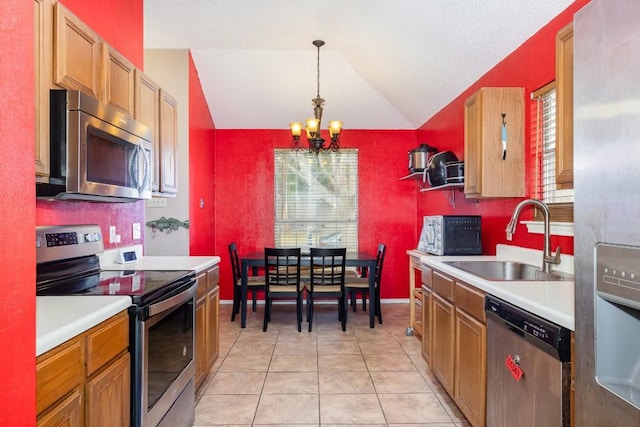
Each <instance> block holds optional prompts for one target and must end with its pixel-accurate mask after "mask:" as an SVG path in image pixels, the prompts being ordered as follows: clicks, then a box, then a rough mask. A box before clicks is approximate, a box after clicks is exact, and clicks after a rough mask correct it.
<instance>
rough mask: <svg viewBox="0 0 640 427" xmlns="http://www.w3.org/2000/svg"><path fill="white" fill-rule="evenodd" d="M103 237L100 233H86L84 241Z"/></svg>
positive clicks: (93, 240)
mask: <svg viewBox="0 0 640 427" xmlns="http://www.w3.org/2000/svg"><path fill="white" fill-rule="evenodd" d="M100 238H101V236H100V233H86V234H84V235H83V237H82V241H83V242H97V241H99V240H100Z"/></svg>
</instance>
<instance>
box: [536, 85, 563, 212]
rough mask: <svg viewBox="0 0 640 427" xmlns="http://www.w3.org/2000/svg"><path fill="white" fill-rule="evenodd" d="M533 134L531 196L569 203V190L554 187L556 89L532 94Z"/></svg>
mask: <svg viewBox="0 0 640 427" xmlns="http://www.w3.org/2000/svg"><path fill="white" fill-rule="evenodd" d="M534 101H535V111H536V113H535V120H534V121H533V124H534V126H533V128H534V129H533V135H534V141H535V142H536V143H535V150H536V157H535V158H536V160H537V162H536V163H537V164H536V168H535V177H534V183H535V185H534V196H535V197H536V198H538V199H541V200H543V201H544V202H545V203H547V204H558V203H573V189H558V188H557V186H556V89H555V87H553V86H551V87H546V89H545V88H543V89H542V90H540V91H538V92H536V93H534Z"/></svg>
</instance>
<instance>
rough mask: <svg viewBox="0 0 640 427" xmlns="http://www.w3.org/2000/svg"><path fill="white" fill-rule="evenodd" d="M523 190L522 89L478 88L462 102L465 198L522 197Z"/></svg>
mask: <svg viewBox="0 0 640 427" xmlns="http://www.w3.org/2000/svg"><path fill="white" fill-rule="evenodd" d="M503 115H504V118H503ZM503 120H504V123H505V125H506V151H504V152H503V144H502V143H501V141H502V139H503V135H502V128H503ZM503 154H504V155H503ZM524 190H525V182H524V89H523V88H518V87H485V88H482V89H480V90H479V91H478V92H477V93H476V94H474V95H473V96H471V97H470V98H469V99H468V100H467V102H466V103H465V196H466V197H467V198H475V199H480V198H500V197H523V196H524V194H525V191H524Z"/></svg>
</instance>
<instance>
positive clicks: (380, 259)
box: [375, 243, 387, 289]
mask: <svg viewBox="0 0 640 427" xmlns="http://www.w3.org/2000/svg"><path fill="white" fill-rule="evenodd" d="M386 252H387V247H386V246H385V245H384V244H383V243H380V244H378V253H377V254H376V271H375V281H376V287H377V288H378V289H380V278H381V277H382V266H383V264H384V255H385V253H386Z"/></svg>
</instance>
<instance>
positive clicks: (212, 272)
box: [207, 266, 220, 290]
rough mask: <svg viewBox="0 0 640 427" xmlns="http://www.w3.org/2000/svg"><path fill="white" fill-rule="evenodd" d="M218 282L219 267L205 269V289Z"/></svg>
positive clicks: (212, 286) (209, 288) (213, 286)
mask: <svg viewBox="0 0 640 427" xmlns="http://www.w3.org/2000/svg"><path fill="white" fill-rule="evenodd" d="M219 282H220V268H219V267H218V266H216V267H213V268H210V269H209V270H207V289H208V290H211V289H213V288H215V287H216V286H217V285H218V283H219Z"/></svg>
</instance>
